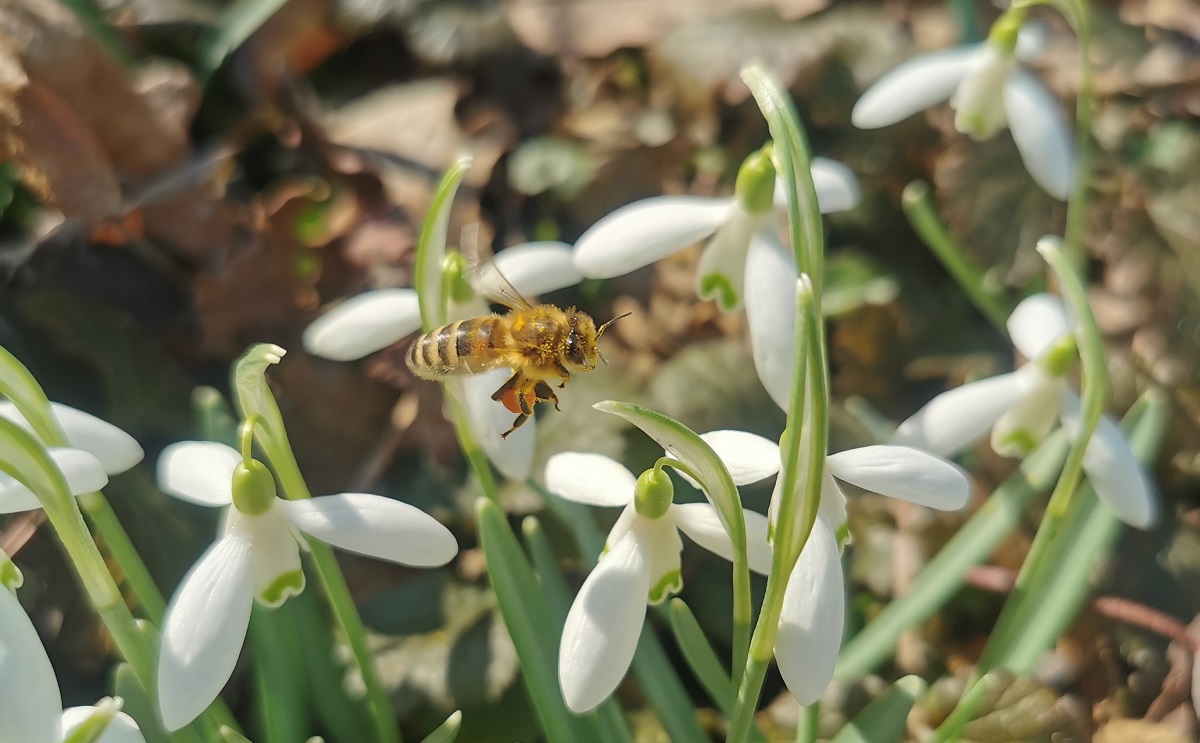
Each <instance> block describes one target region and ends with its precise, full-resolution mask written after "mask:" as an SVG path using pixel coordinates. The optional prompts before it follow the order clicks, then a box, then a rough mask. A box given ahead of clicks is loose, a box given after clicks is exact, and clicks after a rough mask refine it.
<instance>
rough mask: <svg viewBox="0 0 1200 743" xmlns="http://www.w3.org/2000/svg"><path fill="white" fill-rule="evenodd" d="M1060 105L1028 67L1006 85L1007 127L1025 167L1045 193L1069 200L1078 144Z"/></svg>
mask: <svg viewBox="0 0 1200 743" xmlns="http://www.w3.org/2000/svg"><path fill="white" fill-rule="evenodd" d="M1061 105H1062V104H1061V103H1060V102H1059V100H1058V99H1057V98H1055V97H1054V95H1053V94H1052V93H1051V92H1050V91H1049V90H1047V89H1046V88H1045V86H1043V85H1042V84H1041V82H1039V81H1038V79H1037V78H1036V77H1034V76H1033V75H1032V74H1030V73H1029V72H1027V71H1025V70H1022V69H1016V70H1014V71H1013V72H1012V74H1011V75H1009V77H1008V81H1007V83H1006V84H1005V86H1004V106H1005V108H1006V109H1007V110H1008V128H1009V129H1010V130H1011V131H1012V136H1013V141H1015V142H1016V143H1017V150H1018V151H1019V152H1020V153H1021V160H1022V161H1023V162H1024V163H1025V168H1026V170H1028V171H1029V174H1030V175H1031V176H1033V180H1034V181H1036V182H1037V184H1038V185H1039V186H1041V187H1042V189H1043V190H1045V192H1046V193H1048V194H1050V195H1051V196H1053V197H1054V198H1056V199H1059V200H1060V201H1066V200H1067V197H1069V196H1070V195H1071V183H1072V181H1073V180H1074V178H1075V143H1074V140H1073V138H1072V136H1071V130H1070V128H1069V127H1068V125H1067V120H1066V118H1065V117H1064V116H1063V114H1062V110H1061Z"/></svg>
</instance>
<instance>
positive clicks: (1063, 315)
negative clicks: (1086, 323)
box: [1007, 293, 1071, 360]
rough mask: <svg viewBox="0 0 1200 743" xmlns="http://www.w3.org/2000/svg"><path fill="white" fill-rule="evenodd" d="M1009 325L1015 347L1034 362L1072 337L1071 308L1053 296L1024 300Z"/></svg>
mask: <svg viewBox="0 0 1200 743" xmlns="http://www.w3.org/2000/svg"><path fill="white" fill-rule="evenodd" d="M1007 325H1008V335H1009V337H1010V338H1011V339H1012V342H1013V345H1014V346H1016V347H1017V350H1018V351H1020V352H1021V355H1022V356H1024V357H1025V358H1027V359H1031V360H1032V359H1036V358H1038V357H1040V356H1041V355H1042V354H1044V353H1045V352H1046V351H1048V350H1050V347H1051V346H1053V345H1054V344H1055V343H1058V342H1059V341H1060V340H1062V339H1063V338H1066V337H1067V336H1069V335H1071V319H1070V316H1069V315H1068V314H1067V308H1066V306H1065V305H1063V302H1062V300H1061V299H1059V298H1058V297H1056V296H1054V295H1053V294H1046V293H1041V294H1032V295H1030V296H1028V297H1025V298H1024V299H1022V300H1021V301H1020V302H1019V303H1018V304H1017V306H1016V307H1015V308H1014V309H1013V311H1012V314H1010V315H1009V316H1008V322H1007Z"/></svg>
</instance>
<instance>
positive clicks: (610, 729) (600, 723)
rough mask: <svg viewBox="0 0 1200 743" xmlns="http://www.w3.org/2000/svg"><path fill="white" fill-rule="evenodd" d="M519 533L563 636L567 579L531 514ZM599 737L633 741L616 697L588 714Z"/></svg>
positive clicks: (568, 603) (567, 607)
mask: <svg viewBox="0 0 1200 743" xmlns="http://www.w3.org/2000/svg"><path fill="white" fill-rule="evenodd" d="M521 532H522V533H523V534H524V535H525V544H526V545H527V546H528V547H529V554H530V556H531V557H532V558H533V567H534V569H535V570H536V571H537V576H538V579H539V580H540V581H541V585H542V589H543V590H545V592H546V601H547V602H548V603H549V605H550V611H551V612H553V615H554V623H555V625H556V626H557V627H558V633H557V634H558V636H559V637H562V628H563V625H564V624H566V621H567V612H568V611H570V609H571V592H570V591H569V590H568V589H567V582H566V581H565V580H563V575H562V570H561V569H559V566H558V561H557V560H556V559H555V557H554V551H553V550H552V549H551V548H550V540H549V539H547V538H546V531H545V530H544V529H543V528H542V524H541V522H540V521H538V520H537V519H536V518H534V517H533V516H529V517H527V518H526V519H525V520H524V521H522V522H521ZM589 718H590V719H591V721H592V723H593V725H594V726H595V728H596V733H597V735H598V736H599V738H600V740H602V741H604V742H605V743H609V741H612V742H613V743H617V742H618V741H627V742H628V743H633V733H632V732H630V730H629V723H628V721H627V720H626V719H625V714H624V713H623V712H622V711H621V706H620V705H619V704H618V703H617V700H616V698H615V697H609V698H608V699H606V700H604V701H603V702H602V703H601V704H600V706H599V707H597V708H596V709H595V711H594V712H592V713H591V714H590V715H589Z"/></svg>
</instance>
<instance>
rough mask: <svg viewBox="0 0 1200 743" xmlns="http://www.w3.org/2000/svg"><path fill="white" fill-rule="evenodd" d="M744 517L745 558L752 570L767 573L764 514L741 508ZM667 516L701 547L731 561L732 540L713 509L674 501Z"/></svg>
mask: <svg viewBox="0 0 1200 743" xmlns="http://www.w3.org/2000/svg"><path fill="white" fill-rule="evenodd" d="M742 513H743V514H744V517H745V519H746V559H747V561H748V562H749V567H750V569H751V570H753V571H754V572H756V573H760V574H762V575H766V574H767V573H769V572H771V545H770V544H768V543H767V517H766V516H764V515H762V514H761V513H755V512H754V511H743V512H742ZM671 517H672V518H674V519H675V524H676V525H677V526H678V527H679V530H680V531H682V532H683V533H684V534H687V535H688V538H689V539H691V540H692V541H693V542H695V543H696V544H698V545H700V546H701V547H703V548H704V549H706V550H708V551H709V552H711V553H713V554H714V555H719V556H721V557H724V558H725V559H726V560H733V543H732V542H730V541H729V534H728V533H726V531H725V527H724V526H722V525H721V519H720V517H718V516H717V511H716V509H714V508H713V507H712V506H711V505H709V504H707V503H677V504H674V505H672V506H671Z"/></svg>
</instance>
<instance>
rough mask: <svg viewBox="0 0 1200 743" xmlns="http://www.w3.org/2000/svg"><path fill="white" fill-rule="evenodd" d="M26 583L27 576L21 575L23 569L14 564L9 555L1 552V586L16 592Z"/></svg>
mask: <svg viewBox="0 0 1200 743" xmlns="http://www.w3.org/2000/svg"><path fill="white" fill-rule="evenodd" d="M24 582H25V576H23V575H21V569H20V568H18V567H17V566H16V565H15V564H13V561H12V560H10V559H8V556H7V555H5V554H4V553H3V552H0V586H3V587H4V588H7V589H8V590H10V591H15V590H17V589H18V588H20V587H21V584H22V583H24Z"/></svg>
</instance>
